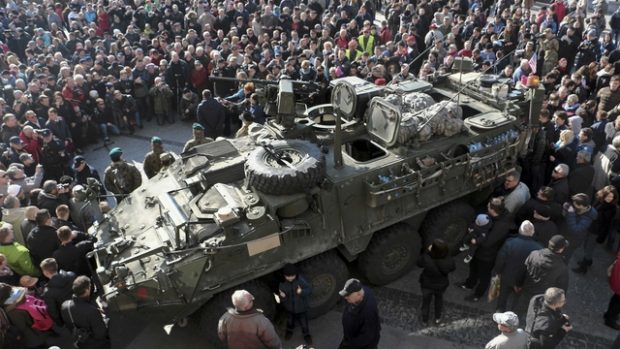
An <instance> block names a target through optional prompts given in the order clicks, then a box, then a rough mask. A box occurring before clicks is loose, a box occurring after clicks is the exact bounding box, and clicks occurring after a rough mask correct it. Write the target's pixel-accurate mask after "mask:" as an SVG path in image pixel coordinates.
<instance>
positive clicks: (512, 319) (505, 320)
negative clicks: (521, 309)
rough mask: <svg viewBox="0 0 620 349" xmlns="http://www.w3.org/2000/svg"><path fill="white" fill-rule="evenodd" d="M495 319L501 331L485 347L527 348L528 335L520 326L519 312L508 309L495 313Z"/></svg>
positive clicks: (497, 348) (495, 348) (486, 348)
mask: <svg viewBox="0 0 620 349" xmlns="http://www.w3.org/2000/svg"><path fill="white" fill-rule="evenodd" d="M493 321H495V323H496V324H497V329H498V330H499V331H500V332H501V333H500V334H499V335H497V336H496V337H495V338H493V339H491V340H490V341H489V342H488V343H487V345H485V347H484V349H526V348H527V344H528V336H527V333H525V331H523V329H520V328H519V317H518V316H517V314H515V313H513V312H511V311H507V312H505V313H495V314H493Z"/></svg>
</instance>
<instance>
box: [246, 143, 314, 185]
mask: <svg viewBox="0 0 620 349" xmlns="http://www.w3.org/2000/svg"><path fill="white" fill-rule="evenodd" d="M245 177H246V179H247V183H248V186H251V187H254V188H255V189H256V190H259V191H262V192H264V193H266V194H273V195H287V194H296V193H301V192H304V191H306V190H308V189H310V188H312V187H314V186H316V185H317V184H318V183H319V182H320V181H322V180H323V178H324V177H325V157H324V155H323V153H321V150H320V149H319V147H318V146H317V145H315V144H313V143H310V142H308V141H302V140H279V141H272V142H270V143H267V144H265V145H262V146H259V147H257V148H256V149H254V150H253V151H252V152H251V153H250V154H249V155H248V158H247V160H246V162H245Z"/></svg>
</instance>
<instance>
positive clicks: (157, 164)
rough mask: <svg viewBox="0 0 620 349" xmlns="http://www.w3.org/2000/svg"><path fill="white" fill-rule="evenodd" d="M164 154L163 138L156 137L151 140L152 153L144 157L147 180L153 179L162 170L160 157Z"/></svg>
mask: <svg viewBox="0 0 620 349" xmlns="http://www.w3.org/2000/svg"><path fill="white" fill-rule="evenodd" d="M163 152H164V145H163V143H162V141H161V138H159V137H157V136H154V137H153V138H151V151H150V152H148V153H146V156H145V157H144V163H143V165H142V166H143V167H142V168H143V170H144V173H145V174H146V177H147V178H152V177H154V176H155V175H156V174H158V173H159V170H161V167H162V164H161V159H160V158H159V156H160V155H161V154H162V153H163Z"/></svg>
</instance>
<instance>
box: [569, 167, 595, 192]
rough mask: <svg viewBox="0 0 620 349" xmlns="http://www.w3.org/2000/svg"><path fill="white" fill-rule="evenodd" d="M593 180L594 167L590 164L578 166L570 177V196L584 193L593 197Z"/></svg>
mask: <svg viewBox="0 0 620 349" xmlns="http://www.w3.org/2000/svg"><path fill="white" fill-rule="evenodd" d="M593 180H594V167H593V166H592V165H591V164H589V163H588V164H577V165H576V166H575V168H574V169H573V170H572V171H571V172H570V174H569V175H568V187H569V188H570V195H575V194H579V193H584V194H588V196H590V197H592V181H593Z"/></svg>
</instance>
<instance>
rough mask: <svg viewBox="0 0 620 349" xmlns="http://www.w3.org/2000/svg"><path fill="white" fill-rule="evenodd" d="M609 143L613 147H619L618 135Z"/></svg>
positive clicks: (619, 137)
mask: <svg viewBox="0 0 620 349" xmlns="http://www.w3.org/2000/svg"><path fill="white" fill-rule="evenodd" d="M611 145H613V146H614V148H618V149H620V135H619V136H616V137H614V139H612V141H611Z"/></svg>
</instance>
